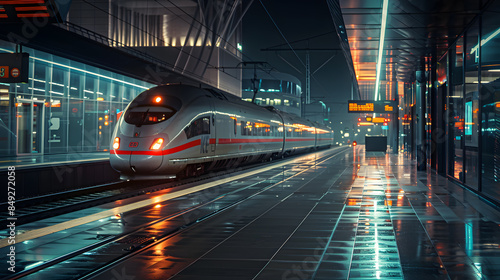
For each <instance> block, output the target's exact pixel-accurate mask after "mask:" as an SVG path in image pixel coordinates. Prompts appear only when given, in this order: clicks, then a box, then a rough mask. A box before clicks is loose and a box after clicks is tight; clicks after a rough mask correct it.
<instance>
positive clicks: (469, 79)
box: [463, 22, 479, 190]
mask: <svg viewBox="0 0 500 280" xmlns="http://www.w3.org/2000/svg"><path fill="white" fill-rule="evenodd" d="M478 40H479V22H476V23H475V24H474V25H472V26H471V27H470V29H469V30H468V31H467V40H466V46H465V59H466V61H465V98H464V131H463V133H464V142H465V143H464V144H465V169H464V172H465V184H467V185H468V186H469V187H472V188H474V189H476V190H479V179H478V176H479V162H478V160H479V159H478V156H479V145H478V132H479V131H478V130H479V123H478V122H479V121H478V115H479V91H478V86H479V83H478V79H479V75H478V74H479V72H478V65H479V64H478V62H479V60H478V59H477V58H476V52H475V51H474V50H475V48H476V46H477V45H478Z"/></svg>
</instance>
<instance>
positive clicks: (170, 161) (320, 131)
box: [110, 85, 333, 180]
mask: <svg viewBox="0 0 500 280" xmlns="http://www.w3.org/2000/svg"><path fill="white" fill-rule="evenodd" d="M112 139H113V140H112V143H111V151H110V162H111V166H112V167H113V168H114V169H116V170H117V171H119V172H120V173H121V179H124V180H133V179H165V178H174V177H175V176H176V175H179V174H184V175H188V176H189V175H196V174H199V173H202V172H204V171H206V170H210V169H218V168H224V167H234V166H237V165H239V164H242V163H247V162H252V161H260V160H266V159H269V158H271V157H281V156H282V155H288V154H292V153H295V152H297V151H305V150H312V149H316V148H320V147H329V146H330V145H331V144H332V142H333V132H332V131H331V130H330V129H329V128H327V127H324V126H320V125H319V124H315V123H313V122H310V121H308V120H304V119H302V118H299V117H297V116H294V115H291V114H287V113H284V112H280V111H278V110H276V109H273V108H263V107H260V106H258V105H255V104H252V103H249V102H245V101H242V100H241V99H239V98H238V97H235V96H233V95H230V94H227V93H222V92H220V91H216V90H212V89H203V88H197V87H192V86H187V85H165V86H158V87H154V88H152V89H149V90H147V91H145V92H143V93H141V94H140V95H139V96H138V97H136V98H135V99H134V100H133V101H132V102H131V103H130V104H129V106H128V107H127V109H125V111H124V113H123V114H122V116H121V117H120V119H119V121H118V124H117V125H116V127H115V130H114V132H113V137H112Z"/></svg>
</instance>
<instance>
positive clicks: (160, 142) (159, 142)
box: [149, 138, 163, 150]
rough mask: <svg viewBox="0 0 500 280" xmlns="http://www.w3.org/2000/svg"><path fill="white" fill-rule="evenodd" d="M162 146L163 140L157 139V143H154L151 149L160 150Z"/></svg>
mask: <svg viewBox="0 0 500 280" xmlns="http://www.w3.org/2000/svg"><path fill="white" fill-rule="evenodd" d="M161 144H163V138H156V139H155V141H153V144H152V145H151V147H149V149H150V150H158V149H159V148H161Z"/></svg>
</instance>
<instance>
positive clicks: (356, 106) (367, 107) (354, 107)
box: [349, 102, 374, 112]
mask: <svg viewBox="0 0 500 280" xmlns="http://www.w3.org/2000/svg"><path fill="white" fill-rule="evenodd" d="M373 108H374V104H373V103H368V102H360V103H357V102H356V103H354V102H353V103H351V102H349V112H373Z"/></svg>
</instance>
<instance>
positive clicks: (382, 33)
mask: <svg viewBox="0 0 500 280" xmlns="http://www.w3.org/2000/svg"><path fill="white" fill-rule="evenodd" d="M383 1H384V3H383V4H382V25H381V26H380V39H379V44H378V57H377V78H376V79H375V100H378V95H379V87H380V70H381V68H382V56H383V54H384V40H385V27H386V25H387V7H388V6H389V0H383Z"/></svg>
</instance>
